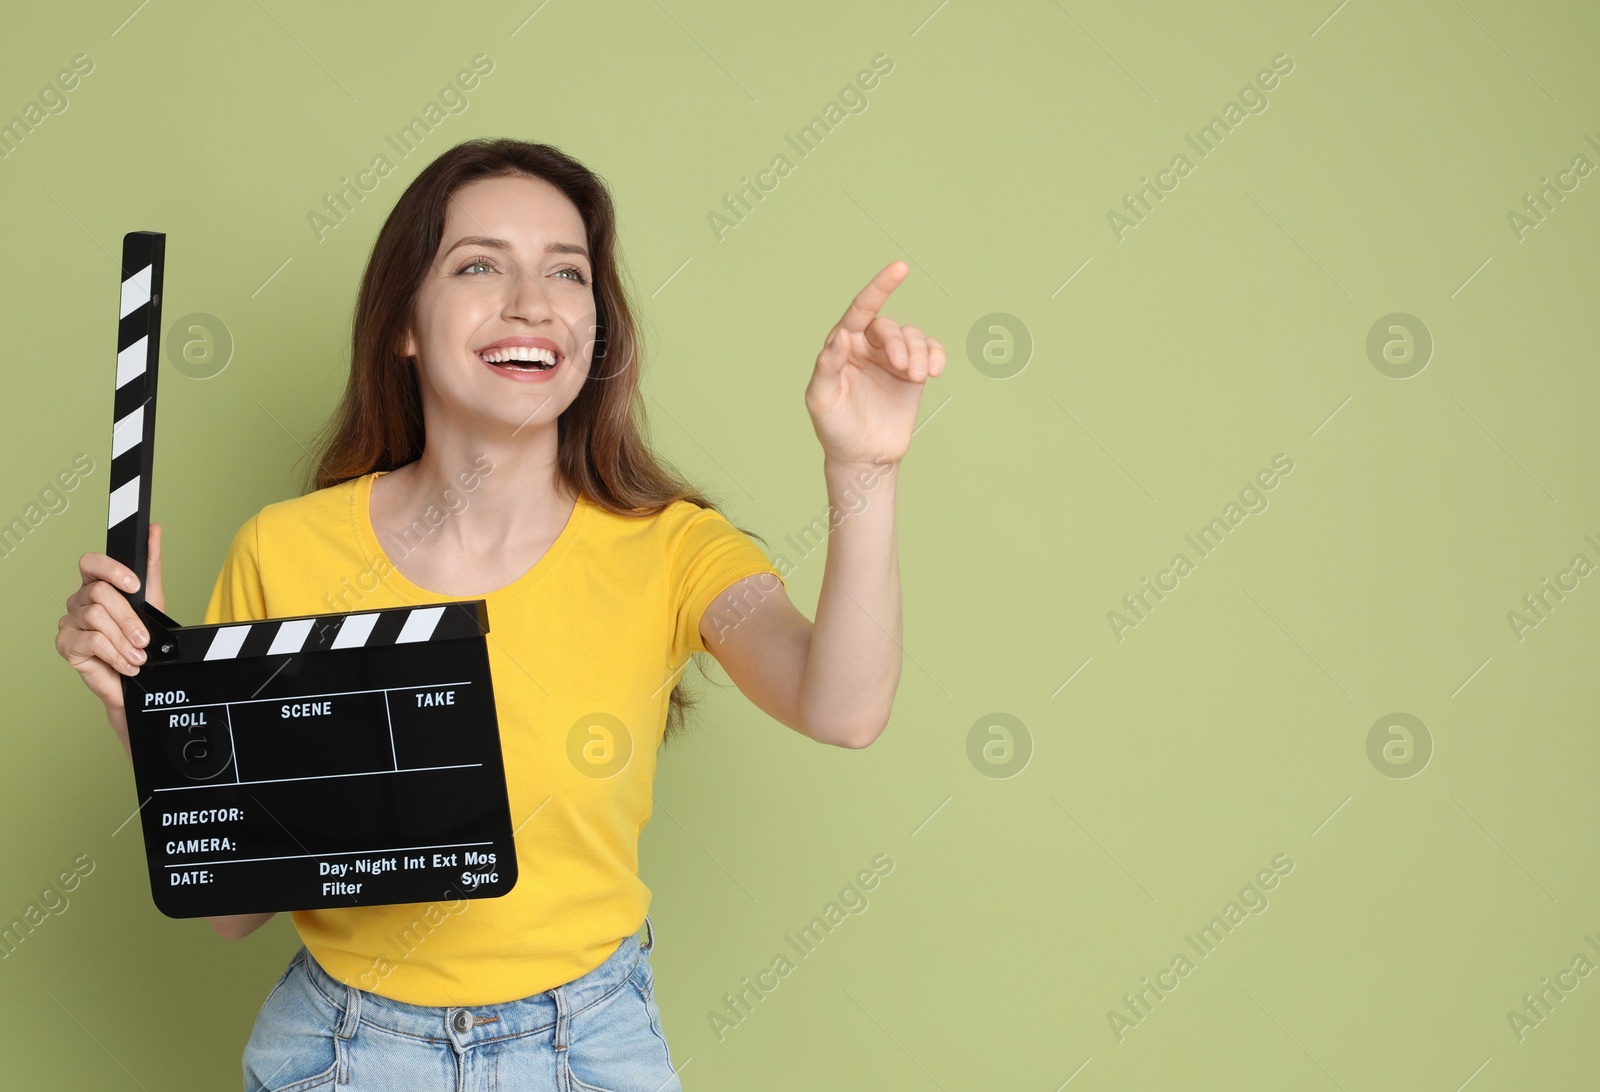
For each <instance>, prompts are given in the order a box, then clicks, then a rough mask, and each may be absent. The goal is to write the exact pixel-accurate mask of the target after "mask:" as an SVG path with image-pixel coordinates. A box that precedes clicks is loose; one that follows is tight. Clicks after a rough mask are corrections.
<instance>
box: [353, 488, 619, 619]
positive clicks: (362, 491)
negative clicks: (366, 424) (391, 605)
mask: <svg viewBox="0 0 1600 1092" xmlns="http://www.w3.org/2000/svg"><path fill="white" fill-rule="evenodd" d="M387 473H389V472H388V471H387V470H374V471H372V472H370V473H368V474H364V475H362V476H361V477H360V478H358V479H357V480H356V488H355V489H354V491H353V492H352V494H351V498H350V522H351V524H352V525H353V526H354V528H355V533H356V537H357V538H358V539H359V540H360V542H361V546H362V549H363V550H364V551H365V552H366V554H367V555H368V557H370V558H371V559H372V560H373V562H374V563H376V562H377V561H378V560H379V559H381V560H382V561H383V565H384V568H385V570H386V572H385V573H384V574H383V576H382V579H383V580H384V582H385V583H387V584H388V585H389V586H390V587H392V588H394V589H395V590H397V591H399V592H400V593H401V594H402V595H404V596H405V597H406V598H408V599H412V598H422V599H432V600H436V601H441V602H443V601H450V600H471V599H483V600H487V601H489V602H495V603H498V602H503V601H505V600H508V599H511V598H513V597H515V596H517V595H520V594H522V593H523V592H525V591H527V590H528V589H529V588H531V587H533V586H534V585H535V584H537V583H538V582H539V581H540V580H542V579H544V575H545V573H547V572H549V571H550V570H551V569H552V568H554V567H555V564H556V562H558V561H559V560H560V559H561V555H562V554H564V553H566V552H567V550H568V549H569V548H570V547H571V546H572V543H573V540H574V539H576V538H577V537H578V533H579V531H580V530H581V529H582V527H583V523H584V517H585V515H586V514H587V511H588V507H589V501H588V498H587V497H586V496H585V495H584V493H583V491H582V490H581V489H580V490H579V491H578V497H577V500H576V501H575V502H574V503H573V506H572V512H571V514H570V515H568V516H567V524H566V526H565V527H563V528H562V529H561V533H560V534H558V535H557V536H556V540H555V541H554V542H552V543H551V544H550V548H549V549H548V550H546V551H545V552H544V556H543V557H541V558H539V560H538V561H535V562H534V563H533V567H532V568H530V569H528V570H527V571H526V572H524V573H522V575H520V576H518V577H517V578H516V579H515V580H513V581H512V582H511V583H509V584H506V585H505V586H503V587H499V588H496V589H494V590H493V591H491V592H485V593H483V594H481V595H448V594H446V593H444V592H436V591H432V590H431V589H428V588H424V587H422V586H420V585H418V584H413V583H412V582H411V580H410V579H408V578H407V577H406V575H405V574H404V573H402V572H401V571H400V569H399V567H398V566H396V565H395V563H394V559H393V558H391V557H390V556H389V552H388V551H387V550H385V549H384V548H383V544H382V543H381V542H379V541H378V532H377V529H376V528H375V527H374V526H373V525H372V483H373V482H375V481H377V480H378V478H379V477H381V476H382V475H384V474H387Z"/></svg>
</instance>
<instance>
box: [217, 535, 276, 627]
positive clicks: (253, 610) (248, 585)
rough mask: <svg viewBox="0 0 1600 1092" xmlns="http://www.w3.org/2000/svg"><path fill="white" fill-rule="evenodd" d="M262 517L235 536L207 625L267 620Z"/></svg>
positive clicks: (218, 580) (219, 578)
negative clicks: (263, 578)
mask: <svg viewBox="0 0 1600 1092" xmlns="http://www.w3.org/2000/svg"><path fill="white" fill-rule="evenodd" d="M259 520H260V517H259V516H251V517H250V518H249V520H247V521H246V522H245V525H244V526H243V527H241V528H239V530H238V532H237V533H236V534H235V535H234V536H233V544H232V545H231V546H230V547H228V556H227V558H226V559H224V561H223V563H222V572H221V573H220V574H218V576H217V583H216V585H215V586H214V587H213V588H212V589H211V602H210V603H209V604H208V605H207V606H206V621H205V624H206V625H208V626H209V625H216V624H217V623H219V622H254V621H257V620H259V619H262V618H265V617H266V616H267V601H266V600H267V597H266V590H265V589H264V588H263V587H262V586H261V553H260V546H261V538H260V533H259V522H258V521H259Z"/></svg>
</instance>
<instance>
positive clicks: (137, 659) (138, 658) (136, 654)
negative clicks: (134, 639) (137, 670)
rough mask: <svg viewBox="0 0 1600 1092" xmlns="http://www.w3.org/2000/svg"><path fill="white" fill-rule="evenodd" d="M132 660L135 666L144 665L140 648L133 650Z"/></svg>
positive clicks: (142, 650) (142, 652)
mask: <svg viewBox="0 0 1600 1092" xmlns="http://www.w3.org/2000/svg"><path fill="white" fill-rule="evenodd" d="M132 659H133V662H134V663H136V664H142V663H144V649H142V648H136V649H134V650H133V656H132Z"/></svg>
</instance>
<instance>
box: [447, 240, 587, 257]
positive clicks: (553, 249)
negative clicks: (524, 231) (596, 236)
mask: <svg viewBox="0 0 1600 1092" xmlns="http://www.w3.org/2000/svg"><path fill="white" fill-rule="evenodd" d="M464 246H490V247H494V248H495V249H497V250H505V251H509V250H510V249H511V244H510V243H508V242H506V241H505V240H504V239H496V238H494V237H492V236H489V235H466V236H463V237H462V238H460V239H457V240H456V242H455V245H453V246H452V247H451V248H450V250H447V251H445V254H446V255H448V254H449V253H450V252H451V251H453V250H457V249H459V248H461V247H464ZM544 252H545V253H546V254H581V255H583V257H585V258H588V257H589V251H588V250H586V249H585V248H583V247H581V246H578V245H577V244H575V243H546V244H545V247H544Z"/></svg>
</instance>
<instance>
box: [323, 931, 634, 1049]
mask: <svg viewBox="0 0 1600 1092" xmlns="http://www.w3.org/2000/svg"><path fill="white" fill-rule="evenodd" d="M645 928H646V929H648V930H650V932H649V933H648V939H647V940H646V941H645V943H644V944H641V943H640V942H639V938H638V937H637V936H629V937H627V938H625V939H624V940H623V941H622V943H621V944H619V945H618V946H617V950H616V951H614V952H612V953H611V955H609V956H607V957H606V960H605V962H603V963H601V964H600V966H598V967H596V968H595V969H594V970H592V971H590V972H589V973H588V974H586V975H583V976H582V977H580V978H577V979H574V980H573V981H571V982H568V983H566V984H565V985H561V986H556V987H554V988H553V989H549V990H546V991H545V992H544V993H539V994H534V995H533V996H532V997H524V998H520V999H518V1000H516V1001H504V1002H501V1003H499V1004H493V1005H474V1006H471V1007H468V1006H448V1007H442V1008H435V1007H432V1006H426V1005H411V1004H407V1003H406V1002H404V1001H396V1000H394V999H392V998H388V997H384V996H382V995H380V994H375V993H369V992H367V991H366V990H361V989H357V988H356V987H354V986H347V985H345V984H344V983H343V982H340V981H339V980H338V979H336V978H334V977H333V976H332V975H330V974H329V973H328V972H327V971H325V970H323V968H322V965H321V964H319V963H318V962H317V961H316V959H315V957H313V956H312V955H311V953H310V952H308V951H307V950H306V949H305V948H301V949H300V951H299V952H298V953H296V955H295V959H296V960H299V961H301V962H303V963H304V965H305V969H306V973H307V974H308V975H309V976H310V979H311V983H312V985H313V986H314V987H315V988H316V990H317V992H318V993H320V994H322V995H323V997H325V998H326V999H327V1000H328V1002H329V1004H331V1005H333V1006H334V1007H335V1008H337V1009H338V1010H339V1028H338V1035H339V1037H340V1038H342V1039H349V1038H351V1037H353V1036H354V1035H355V1033H356V1027H357V1025H358V1024H361V1023H365V1024H368V1025H370V1026H374V1027H382V1028H386V1029H387V1030H389V1031H392V1032H395V1033H396V1034H399V1035H410V1036H413V1037H415V1038H418V1039H426V1040H429V1041H449V1042H452V1043H453V1044H455V1045H456V1046H457V1047H459V1048H463V1049H464V1048H466V1047H470V1046H473V1045H474V1044H480V1043H488V1042H494V1041H496V1040H503V1039H511V1038H515V1037H517V1036H521V1035H529V1034H534V1033H540V1032H548V1031H550V1030H551V1029H552V1028H557V1035H556V1039H557V1041H556V1044H555V1046H556V1048H557V1049H558V1050H559V1049H562V1048H564V1047H565V1046H566V1045H567V1044H566V1042H565V1041H564V1040H565V1038H566V1036H565V1032H566V1030H567V1028H568V1026H569V1022H570V1020H571V1018H572V1017H573V1016H574V1015H575V1014H577V1013H579V1012H582V1011H583V1010H584V1009H586V1008H588V1007H589V1006H590V1005H592V1004H594V1003H595V1002H596V1001H599V1000H600V999H601V998H603V997H608V996H610V995H611V994H612V993H613V992H615V991H616V990H618V989H621V988H629V987H627V980H628V979H629V978H630V977H631V976H632V975H633V973H634V971H635V970H636V969H637V968H638V966H639V961H640V959H642V958H643V957H644V953H646V952H648V951H649V950H650V948H651V947H653V946H654V943H655V935H654V930H653V929H651V926H650V919H649V918H646V919H645ZM558 1025H559V1027H558Z"/></svg>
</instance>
